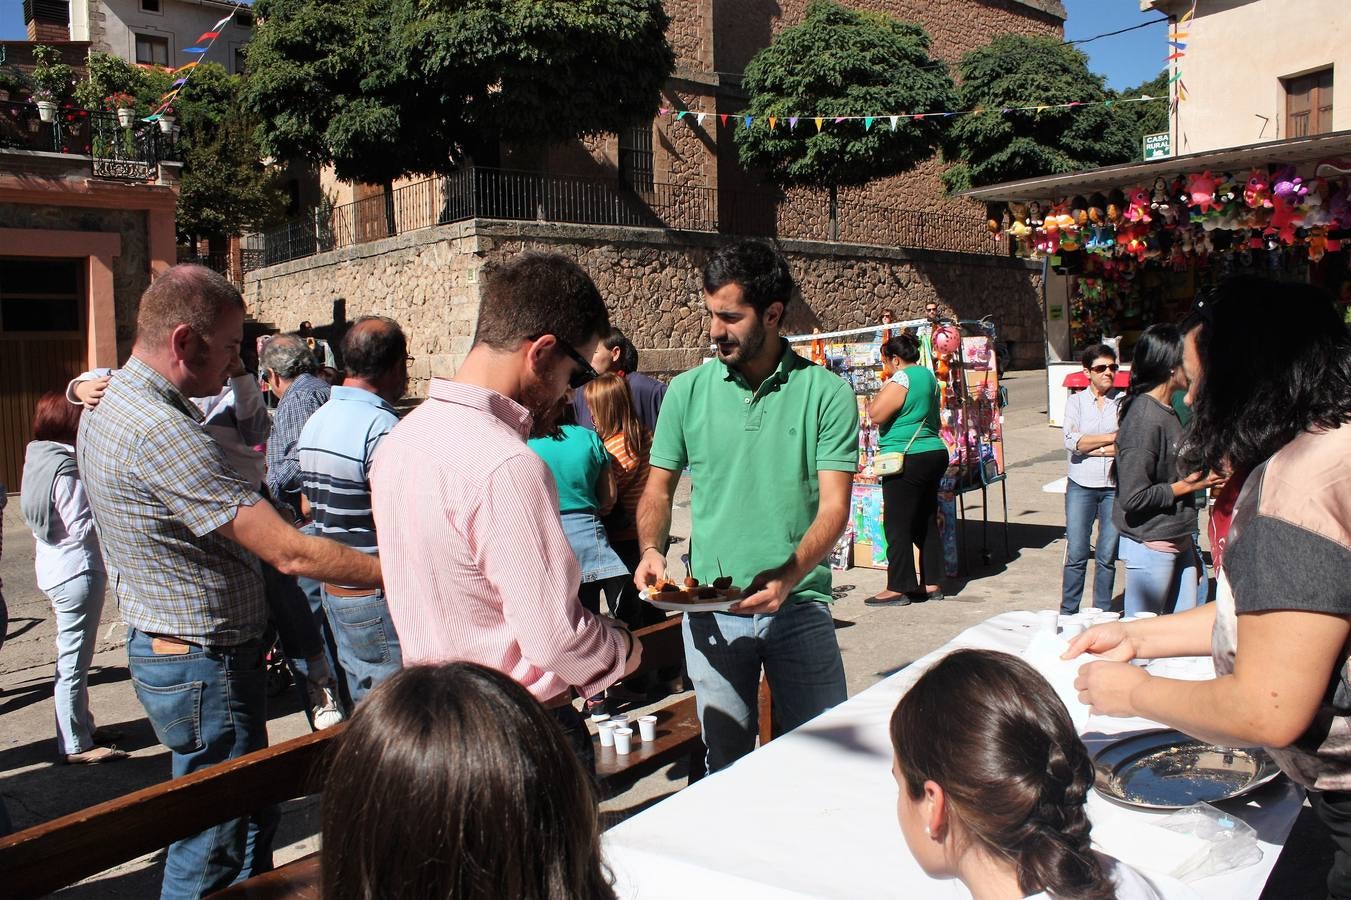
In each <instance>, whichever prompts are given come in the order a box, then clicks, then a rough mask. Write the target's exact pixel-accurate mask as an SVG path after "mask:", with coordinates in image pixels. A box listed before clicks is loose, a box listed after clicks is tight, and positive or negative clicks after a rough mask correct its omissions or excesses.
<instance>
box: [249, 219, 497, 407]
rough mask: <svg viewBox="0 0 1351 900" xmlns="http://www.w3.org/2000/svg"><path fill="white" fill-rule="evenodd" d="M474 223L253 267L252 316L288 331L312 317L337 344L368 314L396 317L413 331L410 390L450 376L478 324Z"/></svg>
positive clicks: (418, 391)
mask: <svg viewBox="0 0 1351 900" xmlns="http://www.w3.org/2000/svg"><path fill="white" fill-rule="evenodd" d="M478 243H479V240H478V237H477V235H476V233H475V224H474V223H473V222H463V223H459V224H455V225H442V226H438V227H435V228H426V229H422V230H420V231H415V232H410V233H408V234H402V235H399V236H397V237H393V238H385V239H383V240H379V241H372V242H370V243H366V244H359V245H357V246H354V247H345V248H343V249H341V250H334V251H330V252H328V253H321V254H319V255H317V256H312V257H308V258H305V259H300V260H294V261H292V262H288V263H281V264H280V265H275V266H269V267H268V268H265V269H258V270H256V271H252V272H249V273H248V274H247V275H246V276H245V280H244V300H245V301H246V302H247V303H248V310H249V315H250V317H252V318H253V319H255V320H257V321H259V322H263V323H267V324H270V325H272V326H275V327H276V328H279V329H281V330H283V331H294V330H295V329H296V327H297V326H299V325H300V323H301V322H304V321H307V320H308V321H310V322H312V323H313V324H314V326H315V331H316V333H317V334H318V336H319V337H322V338H326V339H328V340H329V341H331V342H332V343H333V344H334V345H335V346H336V345H337V343H338V342H339V341H340V340H341V338H342V335H343V334H344V333H345V332H346V329H347V325H348V324H349V323H350V322H352V321H353V320H355V319H357V318H359V317H360V316H363V315H372V314H379V315H385V316H390V317H392V318H394V319H396V320H397V321H398V322H399V323H400V324H402V325H403V326H404V328H405V330H407V331H408V336H409V344H410V347H409V352H410V353H411V354H412V355H413V356H414V357H416V360H415V361H414V363H413V364H412V366H410V367H409V375H410V377H411V382H412V383H411V385H410V388H409V393H410V394H411V395H413V396H423V395H424V394H425V386H426V382H427V379H428V378H430V377H431V376H432V375H434V374H441V375H446V374H450V373H451V372H454V371H455V368H456V367H457V366H458V365H459V364H460V361H461V360H463V359H464V355H465V354H466V353H467V352H468V351H469V343H470V341H471V339H472V337H473V333H474V328H475V325H476V323H477V321H478V302H479V299H478V272H479V268H480V267H481V266H482V264H483V262H484V260H483V258H482V256H481V254H480V253H479V249H478Z"/></svg>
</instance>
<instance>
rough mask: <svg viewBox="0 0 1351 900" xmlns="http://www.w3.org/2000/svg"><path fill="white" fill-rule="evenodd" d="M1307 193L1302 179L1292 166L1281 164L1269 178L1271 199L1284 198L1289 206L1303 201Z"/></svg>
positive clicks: (1307, 190) (1307, 187) (1307, 188)
mask: <svg viewBox="0 0 1351 900" xmlns="http://www.w3.org/2000/svg"><path fill="white" fill-rule="evenodd" d="M1308 193H1309V186H1308V185H1306V184H1305V183H1304V179H1302V178H1300V177H1299V176H1298V175H1296V174H1295V167H1294V166H1281V168H1280V169H1278V170H1277V171H1276V174H1275V175H1273V176H1272V178H1271V196H1272V199H1273V200H1277V199H1279V200H1284V201H1286V202H1287V203H1289V204H1290V205H1291V206H1295V205H1297V204H1298V203H1300V202H1301V201H1303V199H1304V197H1305V195H1306V194H1308Z"/></svg>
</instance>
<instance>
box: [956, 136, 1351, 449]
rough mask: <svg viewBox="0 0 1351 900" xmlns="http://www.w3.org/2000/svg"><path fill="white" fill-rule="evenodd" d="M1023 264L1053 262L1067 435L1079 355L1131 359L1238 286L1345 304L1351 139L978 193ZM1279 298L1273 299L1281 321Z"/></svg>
mask: <svg viewBox="0 0 1351 900" xmlns="http://www.w3.org/2000/svg"><path fill="white" fill-rule="evenodd" d="M965 196H968V197H972V198H975V199H978V200H983V201H985V202H986V204H987V207H988V209H989V213H990V225H991V227H992V228H993V229H994V230H995V231H996V232H997V233H998V234H1000V235H1002V236H1003V237H1005V238H1006V239H1007V241H1008V244H1009V249H1010V253H1013V254H1016V255H1018V256H1024V257H1029V258H1033V259H1040V260H1042V261H1043V263H1044V269H1043V271H1044V273H1045V277H1044V278H1043V290H1044V292H1045V296H1044V300H1045V303H1044V306H1045V310H1046V319H1045V325H1046V338H1047V345H1046V347H1047V402H1048V415H1049V418H1050V421H1051V423H1052V424H1055V425H1058V424H1060V416H1061V412H1062V410H1063V408H1064V401H1065V398H1066V396H1068V392H1069V390H1070V389H1071V388H1070V387H1067V386H1066V377H1067V376H1073V375H1074V374H1076V373H1078V372H1080V371H1081V369H1080V364H1079V361H1078V360H1077V358H1076V357H1077V355H1078V353H1079V352H1080V351H1081V350H1082V349H1083V348H1085V347H1087V346H1089V345H1091V344H1095V343H1099V342H1106V343H1110V344H1115V345H1118V346H1119V348H1120V351H1121V354H1122V357H1123V359H1124V360H1126V361H1128V360H1129V359H1130V354H1131V350H1132V348H1133V346H1134V344H1135V340H1136V339H1137V338H1138V336H1139V334H1140V332H1141V331H1143V330H1144V328H1146V327H1147V326H1148V325H1150V324H1153V323H1155V322H1178V321H1180V320H1181V319H1182V318H1183V317H1184V316H1185V315H1186V313H1187V311H1188V310H1189V309H1190V308H1191V305H1192V303H1193V302H1194V300H1195V298H1196V297H1197V295H1198V294H1199V293H1201V292H1203V291H1204V290H1206V289H1207V288H1209V287H1210V286H1212V285H1214V284H1215V283H1216V282H1218V281H1219V280H1221V279H1223V278H1224V277H1225V276H1228V275H1230V274H1234V273H1244V272H1248V273H1252V274H1259V275H1263V276H1266V277H1268V278H1273V279H1275V280H1278V281H1299V282H1312V283H1314V284H1319V285H1321V286H1323V287H1325V288H1327V289H1328V290H1329V291H1330V292H1331V293H1332V294H1334V295H1335V296H1338V297H1340V298H1341V300H1342V303H1343V304H1346V303H1347V302H1348V300H1351V288H1349V287H1348V266H1347V256H1348V253H1347V248H1348V247H1351V132H1347V131H1343V132H1336V133H1333V134H1323V135H1315V136H1311V137H1302V138H1292V139H1289V140H1284V141H1271V142H1267V143H1262V144H1254V145H1249V146H1246V147H1237V148H1232V149H1228V150H1216V151H1210V152H1206V153H1194V154H1190V155H1187V156H1178V157H1174V158H1171V159H1165V160H1159V161H1155V162H1148V163H1131V164H1125V165H1118V166H1107V167H1105V168H1101V169H1093V170H1090V171H1087V172H1074V173H1069V174H1065V175H1053V176H1046V177H1042V178H1031V179H1026V180H1024V181H1016V182H1007V183H1004V184H997V185H991V186H989V187H984V188H979V189H977V190H973V191H969V192H967V194H965ZM1278 315H1279V299H1278V298H1273V316H1278Z"/></svg>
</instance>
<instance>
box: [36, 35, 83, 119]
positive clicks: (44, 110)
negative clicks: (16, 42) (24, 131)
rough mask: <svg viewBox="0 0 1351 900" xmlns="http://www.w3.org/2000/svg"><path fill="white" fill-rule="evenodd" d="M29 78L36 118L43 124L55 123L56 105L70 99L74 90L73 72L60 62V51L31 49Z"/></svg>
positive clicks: (37, 46) (38, 46) (37, 47)
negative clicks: (36, 110)
mask: <svg viewBox="0 0 1351 900" xmlns="http://www.w3.org/2000/svg"><path fill="white" fill-rule="evenodd" d="M33 58H34V59H35V60H37V65H35V66H34V67H33V71H32V74H31V76H30V77H31V78H32V79H33V84H35V85H36V87H35V88H34V89H33V102H35V103H36V104H37V105H38V116H39V117H40V118H41V119H42V121H44V122H55V121H56V107H57V104H58V103H60V102H61V101H63V100H66V99H67V98H69V97H70V93H71V91H72V90H74V88H75V70H74V69H73V68H71V67H70V66H68V65H66V64H65V63H63V62H62V61H61V51H60V50H56V49H54V48H52V47H46V46H43V45H42V44H38V45H36V46H34V47H33Z"/></svg>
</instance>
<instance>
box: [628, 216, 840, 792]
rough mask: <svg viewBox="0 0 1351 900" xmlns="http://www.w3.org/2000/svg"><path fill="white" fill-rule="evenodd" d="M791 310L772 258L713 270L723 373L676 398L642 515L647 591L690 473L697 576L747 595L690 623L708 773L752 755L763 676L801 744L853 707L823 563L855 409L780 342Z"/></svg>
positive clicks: (737, 254)
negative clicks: (806, 726) (679, 487)
mask: <svg viewBox="0 0 1351 900" xmlns="http://www.w3.org/2000/svg"><path fill="white" fill-rule="evenodd" d="M792 294H793V277H792V275H791V274H789V271H788V265H787V263H786V262H785V261H784V259H783V257H782V256H780V255H779V254H778V253H777V252H776V251H775V250H774V249H773V248H772V247H770V246H768V245H767V244H763V243H759V242H756V241H742V242H739V243H736V244H733V245H731V246H729V247H726V248H724V249H722V250H721V251H719V252H718V253H717V254H716V255H715V256H714V257H713V258H712V259H711V260H709V263H708V266H707V268H706V269H705V270H704V304H705V305H706V306H707V308H708V311H709V314H710V315H711V316H712V324H711V325H710V328H709V331H710V335H711V337H712V339H713V342H714V344H715V345H716V347H717V352H718V359H717V360H716V361H714V362H710V363H707V364H705V365H702V366H699V367H697V368H695V369H693V370H691V371H689V372H686V373H684V374H683V375H680V376H679V377H677V378H676V379H675V380H674V381H672V382H671V387H670V389H669V390H668V391H667V392H666V399H665V401H664V403H663V404H662V408H661V416H660V418H659V419H658V421H657V431H656V434H655V435H654V436H653V439H652V450H651V455H650V462H651V465H652V472H651V475H650V476H649V477H648V480H647V487H646V489H645V491H644V493H643V498H642V501H641V502H640V504H639V507H638V535H639V540H640V542H641V546H642V548H643V554H642V559H641V560H640V562H639V564H638V569H637V571H636V572H635V573H634V580H635V581H636V582H637V583H638V586H639V587H640V588H646V587H648V586H649V585H651V584H653V583H655V582H656V581H657V580H658V579H659V578H660V577H661V576H662V574H663V572H664V571H665V569H666V555H665V547H666V543H667V535H668V532H669V529H670V526H671V500H672V497H673V495H674V493H675V487H676V482H677V481H678V480H679V477H680V471H681V470H682V469H683V468H685V466H687V465H688V466H689V468H690V478H691V480H692V486H691V500H690V502H691V513H692V515H693V520H694V527H693V534H692V536H691V537H690V568H691V570H692V571H691V574H693V575H694V577H696V578H698V579H699V581H700V582H702V583H708V582H711V581H713V579H715V578H717V577H718V575H719V574H720V573H721V574H724V575H729V576H731V578H732V580H733V583H734V584H736V585H739V586H741V587H742V588H743V590H744V591H745V594H746V596H745V598H744V599H743V600H742V601H741V602H740V603H739V604H738V605H737V606H735V607H734V608H733V609H732V610H731V611H730V612H727V613H688V614H686V616H685V662H686V666H687V667H688V669H689V673H690V678H691V679H692V680H693V682H694V690H695V697H696V700H697V703H698V707H699V721H700V724H701V726H702V728H703V734H704V743H705V744H707V746H708V768H709V771H717V770H718V769H721V768H723V767H725V766H727V765H730V764H731V763H733V762H735V761H736V760H737V759H739V758H740V757H742V756H744V755H745V754H747V753H749V752H750V751H751V750H752V749H754V747H755V735H756V727H755V726H756V695H757V691H758V688H759V683H760V670H761V668H762V667H763V669H764V672H765V676H766V677H767V678H768V679H769V685H770V690H771V691H772V692H773V695H774V729H775V733H776V734H778V733H783V732H785V731H789V730H791V729H793V728H796V727H797V726H798V725H801V724H802V723H803V722H806V721H807V720H808V719H811V718H813V717H814V716H816V715H817V714H819V713H820V712H822V711H823V710H825V709H828V708H829V707H831V706H834V705H835V704H837V703H840V702H842V701H843V700H844V699H845V683H844V664H843V662H842V661H841V660H840V647H839V644H838V643H836V641H835V627H834V623H833V622H832V620H831V616H830V610H829V607H828V605H827V604H828V603H829V601H830V598H831V595H830V568H829V567H828V566H826V565H825V564H824V562H823V561H824V559H825V557H826V554H827V553H828V552H829V551H830V549H831V547H833V546H834V544H835V541H836V540H837V539H838V538H839V536H840V534H841V533H842V532H843V531H844V527H845V525H846V523H847V522H848V520H849V490H850V485H851V484H852V482H853V475H854V471H855V470H856V469H857V467H858V406H857V404H856V402H855V400H854V395H853V393H852V392H851V391H850V390H849V386H848V385H847V384H845V382H844V381H843V380H842V379H840V378H838V377H837V376H835V375H834V374H833V373H831V372H829V371H827V370H825V369H823V368H821V367H820V366H816V365H813V364H812V363H810V362H808V361H807V360H805V359H803V358H802V357H800V356H798V355H797V354H796V353H794V352H793V351H792V350H791V349H790V348H789V346H788V342H787V341H785V340H783V339H782V338H780V337H779V328H780V326H781V324H782V322H783V314H784V309H785V308H786V307H787V305H788V303H789V301H790V299H791V298H792Z"/></svg>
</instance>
